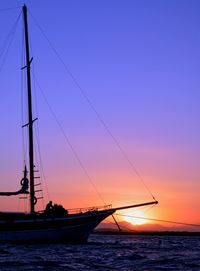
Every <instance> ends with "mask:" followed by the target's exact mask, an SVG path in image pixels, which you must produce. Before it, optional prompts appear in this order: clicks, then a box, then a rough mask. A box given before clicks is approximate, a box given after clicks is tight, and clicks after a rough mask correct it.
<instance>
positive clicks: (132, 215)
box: [123, 210, 148, 225]
mask: <svg viewBox="0 0 200 271" xmlns="http://www.w3.org/2000/svg"><path fill="white" fill-rule="evenodd" d="M140 217H141V218H140ZM142 217H144V218H142ZM146 218H147V216H146V214H145V213H144V212H143V211H142V210H136V211H129V212H126V213H124V214H123V221H125V222H128V223H131V224H132V225H143V224H147V223H148V219H146Z"/></svg>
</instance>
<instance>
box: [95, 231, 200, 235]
mask: <svg viewBox="0 0 200 271" xmlns="http://www.w3.org/2000/svg"><path fill="white" fill-rule="evenodd" d="M93 233H94V234H102V235H158V236H200V232H191V231H137V232H136V231H134V232H133V231H115V230H95V231H94V232H93Z"/></svg>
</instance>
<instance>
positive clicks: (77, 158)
mask: <svg viewBox="0 0 200 271" xmlns="http://www.w3.org/2000/svg"><path fill="white" fill-rule="evenodd" d="M34 79H35V82H36V84H37V85H38V88H39V89H40V91H41V94H42V96H43V99H44V100H45V102H46V104H47V106H48V108H49V110H50V112H51V114H52V116H53V117H54V119H55V121H56V123H57V125H58V127H59V128H60V130H61V132H62V134H63V136H64V138H65V140H66V142H67V144H68V146H69V147H70V149H71V151H72V153H73V155H74V157H75V158H76V160H77V162H78V164H79V166H80V167H81V169H82V170H83V172H84V173H85V176H86V177H87V179H88V180H89V182H90V183H91V184H92V186H93V188H94V190H95V191H96V193H97V195H98V196H99V198H100V199H101V201H102V202H103V203H104V204H106V203H105V201H104V200H103V198H102V196H101V194H100V193H99V191H98V190H97V187H96V185H95V184H94V182H93V181H92V178H91V177H90V175H89V173H88V171H87V169H86V167H85V166H84V165H83V163H82V161H81V159H80V158H79V156H78V154H77V152H76V150H75V148H74V147H73V145H72V143H71V142H70V140H69V138H68V137H67V135H66V133H65V131H64V129H63V127H62V125H61V123H60V122H59V121H58V118H57V116H56V114H55V113H54V111H53V109H52V107H51V106H50V104H49V102H48V100H47V98H46V96H45V94H44V92H43V90H42V88H41V86H40V84H39V83H38V81H37V79H36V77H35V78H34Z"/></svg>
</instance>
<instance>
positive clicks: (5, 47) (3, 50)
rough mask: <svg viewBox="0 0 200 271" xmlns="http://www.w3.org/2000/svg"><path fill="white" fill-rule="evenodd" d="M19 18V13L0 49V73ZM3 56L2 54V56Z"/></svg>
mask: <svg viewBox="0 0 200 271" xmlns="http://www.w3.org/2000/svg"><path fill="white" fill-rule="evenodd" d="M20 16H21V12H20V14H19V16H18V17H17V20H16V21H15V23H14V25H13V26H12V28H11V30H10V32H9V34H8V35H7V37H6V39H5V42H4V44H3V46H2V48H1V53H0V58H1V57H2V63H1V65H0V72H1V70H2V67H3V65H4V63H5V61H6V57H7V54H8V51H9V49H10V46H11V44H12V42H13V38H14V35H15V32H16V29H17V25H18V22H19V18H20ZM3 54H4V56H3Z"/></svg>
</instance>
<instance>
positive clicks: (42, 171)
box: [30, 43, 50, 205]
mask: <svg viewBox="0 0 200 271" xmlns="http://www.w3.org/2000/svg"><path fill="white" fill-rule="evenodd" d="M30 52H31V54H32V55H33V49H32V46H31V43H30ZM31 73H32V78H33V90H34V96H35V97H34V101H35V103H34V108H35V112H36V116H38V115H39V114H38V106H37V101H38V99H37V91H36V81H35V66H34V61H33V62H32V69H31ZM35 136H36V140H35V141H36V143H37V151H38V166H39V168H40V172H41V179H42V180H44V186H45V191H46V196H47V199H48V201H49V199H50V194H49V189H48V185H47V181H46V176H45V173H44V167H43V163H42V155H41V147H40V134H39V123H38V121H37V122H36V126H35ZM41 187H42V189H43V185H42V184H41ZM42 202H43V205H44V200H42Z"/></svg>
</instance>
